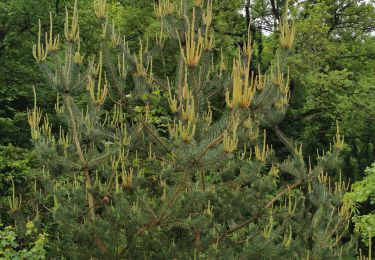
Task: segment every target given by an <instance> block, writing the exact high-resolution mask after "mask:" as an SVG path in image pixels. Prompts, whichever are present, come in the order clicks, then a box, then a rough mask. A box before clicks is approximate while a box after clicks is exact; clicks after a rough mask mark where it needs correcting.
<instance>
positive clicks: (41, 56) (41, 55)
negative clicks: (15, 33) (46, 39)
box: [33, 20, 48, 63]
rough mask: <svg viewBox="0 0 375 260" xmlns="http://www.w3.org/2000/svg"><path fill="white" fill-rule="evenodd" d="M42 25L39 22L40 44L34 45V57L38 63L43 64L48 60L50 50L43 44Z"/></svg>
mask: <svg viewBox="0 0 375 260" xmlns="http://www.w3.org/2000/svg"><path fill="white" fill-rule="evenodd" d="M41 31H42V25H41V23H40V20H39V31H38V43H37V44H34V45H33V56H34V58H35V59H36V61H37V62H38V63H41V62H42V61H44V60H45V59H46V58H47V55H48V48H47V47H44V45H43V43H41V34H42V32H41Z"/></svg>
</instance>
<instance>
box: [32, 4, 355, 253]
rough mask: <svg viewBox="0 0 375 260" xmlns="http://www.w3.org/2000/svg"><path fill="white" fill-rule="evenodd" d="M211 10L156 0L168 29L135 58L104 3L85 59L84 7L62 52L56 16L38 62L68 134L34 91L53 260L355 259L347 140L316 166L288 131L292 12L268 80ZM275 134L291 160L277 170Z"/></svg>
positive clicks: (338, 139)
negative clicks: (217, 27)
mask: <svg viewBox="0 0 375 260" xmlns="http://www.w3.org/2000/svg"><path fill="white" fill-rule="evenodd" d="M212 8H213V1H212V0H207V1H202V0H194V1H192V2H190V1H187V0H182V1H181V2H180V1H176V2H175V1H170V0H160V1H159V2H158V3H157V4H155V9H154V11H155V13H154V15H155V16H156V19H158V21H159V24H160V31H159V32H158V33H156V36H155V39H143V40H142V39H140V40H139V48H138V50H136V51H133V50H130V49H129V47H128V45H127V42H126V38H125V37H124V36H122V35H120V34H119V33H118V32H117V28H116V25H115V24H114V23H112V22H111V20H110V17H109V14H108V11H109V10H108V6H107V4H106V1H105V0H95V1H94V11H95V15H96V17H97V20H98V26H100V27H101V28H102V32H101V34H100V35H97V36H95V37H97V38H98V39H99V41H100V42H99V49H98V53H97V54H96V55H93V56H90V57H89V55H86V56H85V55H83V54H82V50H81V48H80V42H81V41H82V39H81V38H80V31H79V28H80V27H79V11H78V4H77V1H76V2H75V5H74V10H73V11H72V12H70V11H68V10H66V20H65V29H64V36H65V41H64V43H62V41H61V43H60V40H61V39H60V37H59V36H58V35H55V32H54V31H53V28H52V16H51V18H50V31H49V32H48V33H46V35H45V42H43V40H42V38H43V37H42V36H43V34H42V31H41V26H39V37H38V42H37V44H36V45H35V46H34V47H33V54H34V57H35V59H36V61H37V64H38V66H39V67H40V68H41V69H42V70H43V71H44V72H45V75H46V77H47V78H48V79H49V82H50V85H51V88H52V89H53V90H54V91H56V94H57V102H56V109H55V110H56V114H57V117H58V120H56V121H57V122H58V123H57V124H54V125H52V124H51V123H50V122H49V119H48V115H43V112H42V110H41V109H40V108H38V107H37V99H36V93H35V105H34V107H33V108H32V109H30V110H29V111H28V118H29V124H30V127H31V136H32V139H33V141H34V143H35V147H36V150H37V152H38V154H39V156H40V158H41V159H42V161H43V165H44V167H45V169H46V172H45V174H44V179H43V185H42V184H40V187H39V188H35V193H42V192H44V193H45V194H49V195H50V196H52V197H53V205H51V207H50V209H49V210H50V212H51V217H52V223H53V228H51V230H50V233H51V234H52V235H51V236H50V240H51V246H50V256H51V257H62V256H63V257H67V258H91V257H93V258H100V259H101V258H108V259H118V258H120V259H122V258H130V259H190V258H201V259H217V258H219V259H252V258H260V259H273V258H275V259H276V258H277V259H310V258H311V259H330V258H338V257H346V256H353V255H354V253H355V252H354V251H355V240H354V239H353V238H350V237H349V236H348V225H349V220H350V215H351V212H350V209H349V207H348V206H347V205H345V204H343V203H342V201H341V197H342V194H343V193H344V192H345V191H346V189H347V186H346V185H345V183H344V182H343V181H341V178H340V179H338V180H336V181H334V180H333V178H332V179H331V177H330V175H329V173H331V174H333V173H334V172H335V169H336V168H337V166H336V164H335V162H336V161H337V157H338V154H339V151H340V150H341V149H342V147H343V145H344V144H343V141H344V140H343V137H342V135H341V134H340V132H339V129H337V134H336V136H335V137H334V142H333V145H332V146H331V147H330V148H329V150H328V151H326V152H323V154H319V153H318V155H317V156H316V158H311V159H310V157H309V156H305V155H303V153H302V145H301V146H299V145H295V144H293V142H292V141H291V140H290V139H289V138H288V137H286V136H285V135H284V134H283V132H282V130H281V129H280V128H279V127H278V125H279V124H280V122H282V121H283V119H284V117H285V114H286V112H287V109H288V103H289V99H290V90H289V67H288V65H287V57H288V53H289V52H290V50H291V48H292V44H293V40H294V37H295V29H294V25H293V22H290V21H289V20H288V16H287V9H286V10H285V13H284V16H283V19H282V20H281V21H280V49H279V51H278V53H277V55H276V56H275V60H274V62H273V64H272V65H271V66H270V68H269V69H268V70H267V71H264V72H262V71H260V69H259V70H257V71H254V70H253V69H252V63H251V59H252V56H253V41H252V39H251V36H250V34H249V35H248V37H247V38H246V39H245V41H244V44H243V46H241V47H239V48H238V55H237V57H236V58H234V59H233V60H232V61H228V60H227V59H226V57H224V55H223V52H222V51H220V48H218V47H220V46H215V41H214V33H213V30H212V29H211V26H212V23H213V11H212ZM171 63H172V64H175V66H171ZM173 67H174V68H173ZM170 68H173V69H170ZM155 100H157V101H158V103H157V104H155ZM166 109H167V110H168V112H160V111H166ZM158 113H159V114H158ZM160 113H162V114H163V115H165V116H163V117H160V118H162V119H155V117H157V116H158V115H160ZM42 119H43V120H42ZM270 136H274V137H277V138H278V139H279V140H280V141H281V142H282V143H283V144H284V145H285V147H286V148H287V149H288V151H289V155H288V156H287V157H285V158H278V156H277V151H274V149H273V148H272V146H271V145H270V144H269V138H270ZM47 206H48V205H47Z"/></svg>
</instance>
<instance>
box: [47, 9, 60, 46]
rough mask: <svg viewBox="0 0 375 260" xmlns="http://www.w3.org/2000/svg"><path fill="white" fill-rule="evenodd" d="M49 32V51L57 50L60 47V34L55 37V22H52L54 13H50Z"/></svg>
mask: <svg viewBox="0 0 375 260" xmlns="http://www.w3.org/2000/svg"><path fill="white" fill-rule="evenodd" d="M49 22H50V27H49V34H48V33H46V49H47V51H48V52H53V51H57V50H58V49H59V43H60V35H59V34H58V35H57V36H55V37H53V22H52V13H51V12H50V13H49Z"/></svg>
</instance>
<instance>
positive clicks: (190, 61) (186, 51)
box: [177, 8, 204, 67]
mask: <svg viewBox="0 0 375 260" xmlns="http://www.w3.org/2000/svg"><path fill="white" fill-rule="evenodd" d="M187 25H188V29H187V31H186V32H185V41H186V47H185V48H183V47H182V43H181V40H180V36H179V35H178V33H177V38H178V42H179V44H180V51H181V56H182V58H183V59H184V61H185V64H186V65H187V66H189V67H195V66H197V65H198V63H199V60H200V58H201V56H202V51H203V47H204V46H203V45H204V39H203V38H202V34H201V30H200V29H198V36H197V37H198V39H197V40H196V39H195V38H196V34H195V9H194V8H193V17H192V21H191V25H190V22H189V20H188V19H187Z"/></svg>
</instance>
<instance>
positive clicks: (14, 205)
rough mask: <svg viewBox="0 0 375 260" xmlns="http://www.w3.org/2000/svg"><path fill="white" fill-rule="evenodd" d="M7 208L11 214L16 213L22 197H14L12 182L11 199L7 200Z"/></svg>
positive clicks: (14, 190) (14, 191)
mask: <svg viewBox="0 0 375 260" xmlns="http://www.w3.org/2000/svg"><path fill="white" fill-rule="evenodd" d="M8 201H9V208H10V211H11V212H12V213H14V212H16V211H17V210H19V209H20V207H21V202H22V196H21V195H20V197H19V198H18V197H16V189H15V187H14V181H13V180H12V197H9V198H8Z"/></svg>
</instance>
